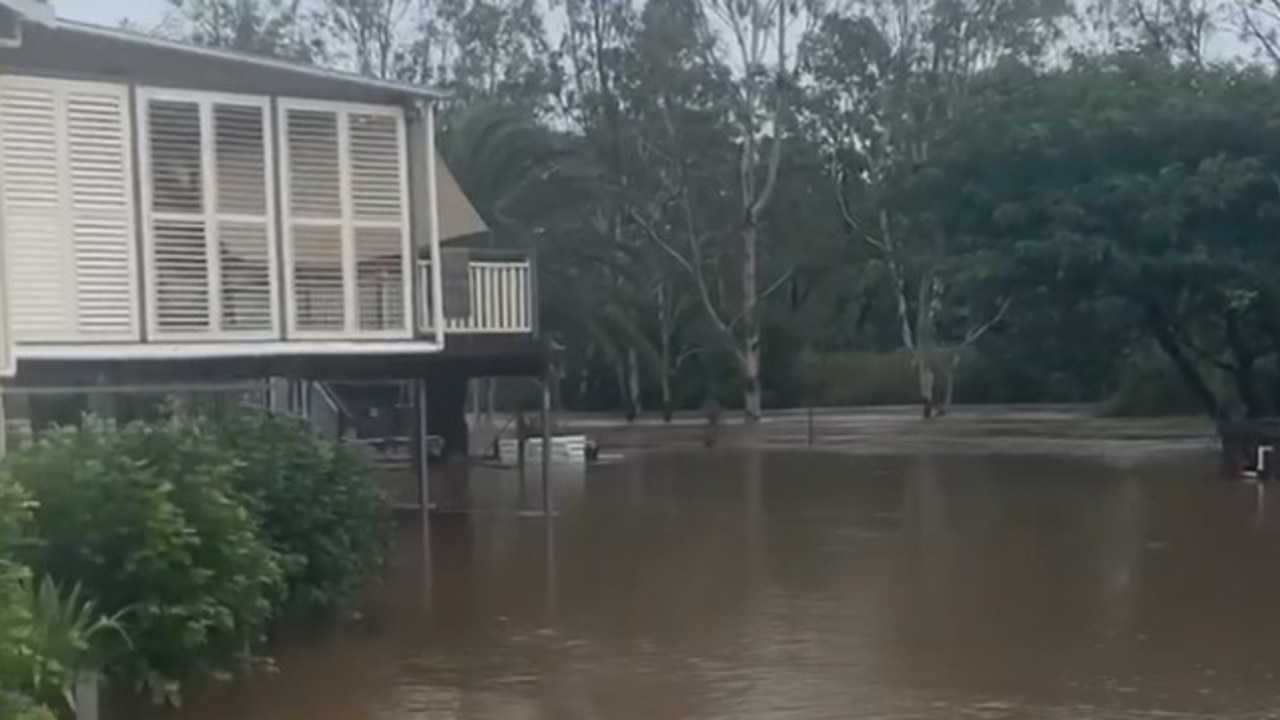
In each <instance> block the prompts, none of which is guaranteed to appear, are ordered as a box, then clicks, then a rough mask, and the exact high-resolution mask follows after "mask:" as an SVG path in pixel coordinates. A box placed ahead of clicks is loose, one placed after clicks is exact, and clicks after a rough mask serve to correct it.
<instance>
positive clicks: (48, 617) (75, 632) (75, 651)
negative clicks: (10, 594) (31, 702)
mask: <svg viewBox="0 0 1280 720" xmlns="http://www.w3.org/2000/svg"><path fill="white" fill-rule="evenodd" d="M23 585H24V586H25V587H24V591H25V594H26V595H27V601H28V604H29V607H30V608H31V632H30V644H31V647H32V649H33V651H34V657H33V658H32V659H33V662H32V663H31V664H32V667H31V678H30V680H29V684H28V686H29V688H30V689H31V693H32V695H33V696H35V697H38V698H46V699H52V698H53V697H58V698H60V699H61V700H62V701H64V702H65V703H66V706H67V708H68V709H71V710H73V711H74V709H75V705H76V701H75V688H76V684H77V683H78V682H79V681H80V680H81V678H83V677H84V676H86V675H97V674H98V673H100V672H101V671H102V669H103V667H105V665H106V663H107V661H108V659H109V658H110V657H111V656H112V654H113V652H114V653H118V652H119V650H118V649H117V650H114V651H113V650H112V648H113V647H115V648H119V647H120V646H121V645H123V646H125V648H126V649H127V648H129V647H131V642H130V640H129V636H128V633H126V632H125V630H124V626H123V625H122V619H123V618H124V616H125V615H126V614H127V613H128V610H127V609H126V610H122V611H120V612H117V613H115V614H114V615H111V616H109V617H108V616H106V615H103V614H102V613H101V612H99V610H98V604H97V602H96V601H95V600H93V599H92V598H91V597H89V596H88V595H86V594H85V592H84V591H83V589H82V588H81V586H80V585H79V584H78V583H77V584H75V585H72V586H71V587H70V588H69V589H65V590H64V589H63V588H62V587H60V586H59V585H58V584H57V583H56V582H54V580H53V579H52V578H49V577H45V578H43V579H42V580H41V581H40V582H39V583H35V582H32V581H30V580H28V581H25V582H24V583H23Z"/></svg>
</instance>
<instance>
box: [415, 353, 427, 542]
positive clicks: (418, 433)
mask: <svg viewBox="0 0 1280 720" xmlns="http://www.w3.org/2000/svg"><path fill="white" fill-rule="evenodd" d="M413 417H414V423H413V455H414V463H413V464H414V471H415V480H417V483H418V507H420V508H421V509H422V519H423V526H424V528H425V527H426V521H427V517H428V513H430V511H431V483H430V470H429V466H430V464H431V463H430V459H431V445H430V443H429V442H428V430H429V428H428V427H427V381H426V379H424V378H419V379H416V380H414V381H413Z"/></svg>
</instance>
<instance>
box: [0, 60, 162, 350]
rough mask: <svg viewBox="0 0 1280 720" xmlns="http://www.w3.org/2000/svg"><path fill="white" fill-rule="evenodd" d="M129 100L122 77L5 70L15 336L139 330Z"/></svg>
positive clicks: (0, 149) (1, 142)
mask: <svg viewBox="0 0 1280 720" xmlns="http://www.w3.org/2000/svg"><path fill="white" fill-rule="evenodd" d="M127 108H128V91H127V89H126V88H124V87H122V86H116V85H109V84H103V83H83V82H69V81H61V80H49V79H44V78H22V77H7V78H4V79H3V80H0V164H2V166H0V205H2V206H3V210H4V214H3V219H2V222H3V228H2V232H3V233H4V236H5V242H6V246H7V255H8V265H9V268H8V283H7V285H8V293H9V303H10V307H9V311H10V329H11V331H12V333H13V338H12V339H13V341H14V342H18V343H22V342H29V343H60V342H98V341H117V342H118V341H130V340H137V339H138V337H139V322H138V300H137V277H136V274H135V269H136V258H135V252H134V218H133V175H132V167H133V163H132V148H131V137H130V132H129V123H128V120H127V115H128V113H127Z"/></svg>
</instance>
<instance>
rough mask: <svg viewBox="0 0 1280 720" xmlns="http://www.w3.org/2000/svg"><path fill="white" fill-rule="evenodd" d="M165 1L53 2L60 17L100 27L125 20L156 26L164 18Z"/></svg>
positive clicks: (68, 0) (64, 0)
mask: <svg viewBox="0 0 1280 720" xmlns="http://www.w3.org/2000/svg"><path fill="white" fill-rule="evenodd" d="M166 4H167V3H166V2H165V0H53V6H54V8H55V9H56V10H57V12H58V15H59V16H60V17H65V18H71V19H73V20H83V21H85V22H91V23H98V24H100V25H116V24H119V22H120V21H121V20H123V19H125V18H128V19H130V20H133V21H135V22H137V23H138V24H139V25H142V26H148V25H154V24H156V23H158V22H160V20H161V19H162V18H163V17H164V11H165V6H166Z"/></svg>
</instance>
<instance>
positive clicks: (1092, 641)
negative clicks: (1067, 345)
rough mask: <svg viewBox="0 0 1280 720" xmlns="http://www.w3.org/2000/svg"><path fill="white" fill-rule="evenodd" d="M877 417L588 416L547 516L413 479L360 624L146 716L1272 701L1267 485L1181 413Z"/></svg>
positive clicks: (1040, 708) (1277, 523)
mask: <svg viewBox="0 0 1280 720" xmlns="http://www.w3.org/2000/svg"><path fill="white" fill-rule="evenodd" d="M890 419H892V418H890ZM828 421H829V422H828ZM895 422H899V426H898V429H897V430H895V431H885V432H880V431H877V430H872V429H868V428H878V427H886V426H887V425H886V424H885V423H886V421H885V419H884V418H882V419H881V421H880V422H878V423H872V422H870V421H867V422H865V423H863V421H862V420H859V419H858V418H843V419H841V418H835V419H833V418H830V417H828V418H826V420H825V421H824V425H823V429H822V432H823V441H822V442H821V443H819V446H818V447H817V448H815V449H808V448H806V447H802V445H804V444H805V441H804V438H805V436H806V435H807V432H808V430H807V419H806V418H803V417H794V418H788V419H784V420H781V421H778V422H776V423H774V424H772V425H771V424H766V425H765V427H764V429H762V430H761V431H758V432H760V433H761V434H760V435H759V436H758V437H754V438H751V437H746V436H745V435H742V434H735V433H734V432H730V433H729V434H728V438H727V440H726V444H725V445H724V446H721V447H718V448H715V449H706V448H702V447H700V445H699V443H698V442H697V438H698V437H699V435H698V433H699V432H700V430H699V429H698V428H697V427H696V425H695V424H694V423H692V422H690V423H687V424H685V425H683V426H678V427H676V428H674V429H666V428H658V427H651V426H650V427H641V428H638V429H637V428H631V429H625V428H617V427H605V426H603V425H601V426H598V427H595V428H594V429H592V430H590V431H589V432H592V433H593V434H598V435H599V436H600V437H602V438H604V439H606V440H607V442H606V448H607V449H612V450H613V451H614V452H616V453H617V455H618V457H617V458H616V459H615V460H612V461H611V462H608V463H605V464H602V465H599V466H593V467H588V468H578V469H570V468H559V469H558V470H557V472H556V476H555V478H554V482H553V485H554V487H553V490H554V492H553V496H554V499H555V505H556V509H557V513H556V515H555V517H554V520H553V521H552V522H550V523H549V522H547V521H546V519H545V518H544V517H541V516H539V515H538V514H537V513H536V512H530V511H532V510H536V508H537V506H538V504H539V502H540V497H541V494H540V490H539V488H538V483H537V480H536V478H532V477H531V478H529V479H528V480H526V481H525V483H523V484H522V483H521V482H520V480H519V478H518V477H517V476H516V474H515V473H513V472H511V471H500V470H493V469H471V470H470V471H451V472H450V473H448V474H443V473H442V474H438V475H437V476H436V482H437V485H436V486H435V487H434V488H433V493H434V494H435V497H436V500H437V502H438V503H439V504H440V507H441V511H440V512H438V513H437V514H435V515H433V516H432V518H431V521H430V527H429V530H428V532H427V533H426V534H425V536H424V533H423V532H422V527H421V525H420V524H419V523H417V522H416V521H415V520H414V518H413V516H405V518H404V520H405V522H403V523H402V525H401V527H400V531H399V533H398V535H397V538H396V540H397V545H396V552H395V567H394V570H393V572H392V573H391V576H390V577H389V579H388V582H387V584H386V585H385V587H382V588H381V589H380V590H379V591H378V592H377V593H376V595H375V597H374V599H373V601H372V603H371V605H370V607H369V608H368V612H367V614H366V615H365V616H364V617H363V618H362V619H360V620H359V621H356V622H353V623H351V624H349V625H346V626H343V627H340V628H336V629H328V630H325V631H323V632H321V631H313V632H296V633H291V634H290V636H289V637H285V638H282V639H281V640H280V641H279V642H278V643H277V644H276V646H275V648H274V650H273V653H274V657H275V659H276V663H277V666H278V671H277V672H274V673H259V674H258V675H256V676H255V677H254V678H252V679H250V680H248V681H244V682H237V683H234V684H230V685H227V686H222V687H215V688H209V689H206V690H203V691H201V692H198V693H196V694H195V695H194V696H193V697H192V698H190V699H189V703H188V706H187V707H186V708H184V709H183V710H181V711H177V712H169V713H158V712H157V713H152V714H151V715H152V716H154V717H165V718H172V719H175V720H229V719H231V718H235V719H237V720H303V719H304V718H305V719H307V720H420V719H430V720H435V719H437V718H440V719H446V718H448V719H454V718H456V719H459V720H461V719H466V720H525V719H529V720H533V719H538V720H575V719H578V718H582V719H588V718H592V719H593V718H600V719H602V720H633V719H634V720H712V719H725V720H728V719H730V718H733V719H748V720H752V719H757V718H758V719H761V720H763V719H769V720H774V719H779V720H790V719H795V720H826V719H828V718H830V719H831V720H836V719H841V720H843V719H847V718H868V719H872V718H874V719H877V720H888V719H894V720H898V719H904V720H905V719H908V718H913V719H914V718H919V719H922V720H924V719H933V718H937V719H939V720H941V719H943V718H948V719H950V718H966V717H973V718H1073V719H1074V718H1081V719H1084V718H1162V719H1168V718H1201V717H1205V718H1207V717H1215V718H1263V717H1280V679H1278V678H1277V676H1276V675H1277V673H1280V622H1277V620H1276V615H1277V608H1280V488H1278V489H1277V492H1276V495H1277V496H1278V497H1276V498H1268V497H1267V496H1266V495H1264V494H1262V493H1260V492H1259V491H1258V490H1257V489H1256V488H1255V487H1253V486H1248V485H1243V484H1235V483H1226V482H1223V481H1221V480H1219V479H1218V477H1217V474H1216V469H1217V466H1216V459H1215V456H1214V454H1213V453H1212V451H1211V450H1210V449H1208V447H1207V445H1206V443H1205V442H1204V441H1203V438H1202V434H1203V433H1202V430H1203V429H1202V428H1199V429H1198V428H1196V427H1195V426H1194V425H1186V426H1172V425H1167V426H1159V427H1148V428H1147V429H1146V430H1145V431H1142V430H1141V428H1140V427H1139V426H1138V425H1137V424H1129V425H1125V424H1124V423H1123V422H1119V421H1110V422H1112V423H1114V426H1115V427H1116V428H1119V427H1126V428H1127V429H1128V431H1129V432H1128V433H1127V435H1126V434H1124V433H1119V432H1113V430H1114V428H1110V427H1103V428H1102V429H1101V430H1099V429H1098V428H1097V427H1094V429H1093V430H1089V425H1088V423H1087V422H1085V421H1080V420H1078V419H1075V420H1073V419H1071V418H1069V417H1062V418H1058V419H1054V418H1053V417H1050V416H1036V417H1030V416H1026V417H1019V416H1017V415H1006V416H1004V417H1002V418H997V417H992V418H985V419H984V418H981V417H974V418H966V419H959V418H950V419H947V420H946V421H944V422H946V423H950V424H951V426H952V427H954V428H956V429H955V430H954V431H953V430H934V429H924V430H922V429H920V427H919V425H920V424H919V423H918V422H915V421H913V420H911V419H910V418H908V417H906V416H905V415H904V416H902V417H901V418H898V420H896V421H895ZM984 422H985V423H987V426H986V429H985V430H984V429H983V425H982V423H984ZM1090 422H1092V421H1090ZM1037 423H1040V425H1039V427H1041V428H1042V430H1041V431H1040V432H1035V431H1034V428H1035V427H1037ZM939 425H940V424H939ZM1001 427H1004V428H1007V429H1008V431H1007V432H1004V431H1001V430H1000V429H999V428H1001ZM860 428H861V429H860ZM960 428H964V429H963V430H961V429H960ZM1019 430H1021V432H1018V431H1019ZM746 432H748V431H742V433H746ZM797 433H798V435H797ZM1122 435H1123V437H1122V438H1121V437H1119V436H1122ZM1108 437H1109V438H1111V439H1107V438H1108ZM664 438H665V440H666V442H664V441H663V440H664ZM876 438H880V439H876ZM1090 447H1092V448H1093V450H1094V452H1092V453H1090V452H1088V448H1090ZM131 717H132V714H131Z"/></svg>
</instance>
